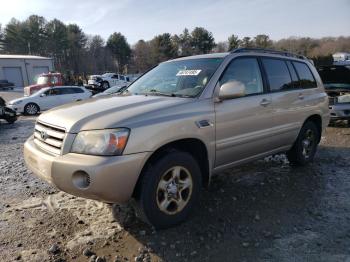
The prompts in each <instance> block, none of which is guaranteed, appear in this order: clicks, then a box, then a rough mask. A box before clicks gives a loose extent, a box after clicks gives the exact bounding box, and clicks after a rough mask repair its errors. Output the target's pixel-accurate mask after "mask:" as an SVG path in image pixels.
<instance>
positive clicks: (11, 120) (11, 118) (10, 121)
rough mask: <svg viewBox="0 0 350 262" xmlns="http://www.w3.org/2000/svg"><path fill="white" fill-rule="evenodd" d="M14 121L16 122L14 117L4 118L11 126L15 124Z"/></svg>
mask: <svg viewBox="0 0 350 262" xmlns="http://www.w3.org/2000/svg"><path fill="white" fill-rule="evenodd" d="M16 120H17V117H16V116H12V117H8V118H6V121H7V123H9V124H13V123H14V122H16Z"/></svg>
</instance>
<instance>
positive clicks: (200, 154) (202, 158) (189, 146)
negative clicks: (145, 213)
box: [132, 138, 210, 198]
mask: <svg viewBox="0 0 350 262" xmlns="http://www.w3.org/2000/svg"><path fill="white" fill-rule="evenodd" d="M173 150H177V151H181V152H187V153H189V154H191V155H192V157H193V158H194V159H196V161H197V163H198V166H199V168H200V170H201V175H202V183H203V186H204V187H205V186H207V185H208V184H209V181H210V165H209V158H208V149H207V147H206V145H205V143H204V142H203V141H202V140H200V139H198V138H183V139H178V140H175V141H171V142H168V143H166V144H164V145H162V146H160V147H159V148H158V149H157V150H155V151H154V152H153V153H152V154H151V155H150V156H149V157H148V159H147V160H146V162H145V164H144V165H143V167H142V170H141V173H140V176H139V178H138V180H137V183H136V186H135V188H134V192H133V194H132V196H133V197H136V198H137V197H138V196H139V192H140V186H141V181H142V179H143V175H144V174H145V172H144V171H145V169H146V168H148V166H149V165H152V163H153V162H154V161H156V160H157V159H158V158H160V157H161V156H162V154H164V153H165V154H166V153H167V152H171V151H173Z"/></svg>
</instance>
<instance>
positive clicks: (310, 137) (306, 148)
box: [287, 121, 321, 166]
mask: <svg viewBox="0 0 350 262" xmlns="http://www.w3.org/2000/svg"><path fill="white" fill-rule="evenodd" d="M320 135H321V134H320V131H319V130H318V128H317V126H316V125H315V123H314V122H311V121H308V122H306V123H305V124H304V125H303V127H302V128H301V130H300V133H299V136H298V138H297V140H296V141H295V143H294V145H293V147H292V148H291V149H290V150H289V151H288V152H287V157H288V160H289V162H290V164H291V165H294V166H304V165H307V164H308V163H310V162H312V161H313V159H314V156H315V154H316V150H317V146H318V142H319V138H320Z"/></svg>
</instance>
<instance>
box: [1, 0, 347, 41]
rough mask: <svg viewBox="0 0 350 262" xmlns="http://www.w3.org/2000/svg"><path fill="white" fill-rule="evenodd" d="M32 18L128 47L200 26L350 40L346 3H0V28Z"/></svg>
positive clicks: (220, 34)
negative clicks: (115, 38)
mask: <svg viewBox="0 0 350 262" xmlns="http://www.w3.org/2000/svg"><path fill="white" fill-rule="evenodd" d="M32 14H37V15H41V16H44V17H45V18H46V19H47V20H51V19H53V18H57V19H59V20H61V21H63V22H64V23H76V24H78V25H79V26H80V27H81V28H82V29H83V31H84V32H85V33H87V34H91V35H95V34H99V35H101V36H102V37H103V38H105V39H107V38H108V36H109V35H110V34H112V33H113V32H121V33H122V34H123V35H125V36H126V38H127V40H128V42H129V43H131V44H135V43H136V42H137V41H138V40H139V39H144V40H150V39H152V38H153V37H154V36H155V35H157V34H161V33H165V32H169V33H171V34H180V33H181V32H182V31H183V29H184V28H188V29H189V30H192V29H193V28H195V27H197V26H200V27H204V28H206V29H207V30H209V31H211V32H212V33H213V35H214V38H215V40H216V41H225V40H227V38H228V36H230V35H231V34H236V35H238V36H239V37H244V36H250V37H254V36H255V35H257V34H267V35H269V36H270V38H272V39H273V40H278V39H281V38H286V37H290V36H295V37H304V36H309V37H315V38H319V37H324V36H350V0H231V1H230V0H216V1H215V0H214V1H209V0H200V1H199V0H173V1H170V0H149V1H146V0H98V1H96V0H55V1H52V0H51V1H49V0H46V1H45V0H0V23H1V24H2V25H3V26H4V25H6V24H7V23H8V22H9V21H10V19H11V18H13V17H14V18H16V19H19V20H25V19H26V18H27V17H28V16H30V15H32Z"/></svg>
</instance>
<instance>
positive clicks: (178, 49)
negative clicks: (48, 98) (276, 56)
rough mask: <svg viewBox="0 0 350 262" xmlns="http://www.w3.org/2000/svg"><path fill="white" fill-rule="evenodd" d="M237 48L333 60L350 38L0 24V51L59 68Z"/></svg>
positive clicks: (90, 69)
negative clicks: (137, 36) (149, 34)
mask: <svg viewBox="0 0 350 262" xmlns="http://www.w3.org/2000/svg"><path fill="white" fill-rule="evenodd" d="M239 47H257V48H273V49H277V50H284V51H289V52H294V53H299V54H302V55H305V56H308V57H310V58H312V59H313V60H314V61H315V62H316V64H329V63H332V56H331V55H332V54H333V53H335V52H340V51H348V52H349V51H350V37H336V38H335V37H325V38H321V39H314V38H309V37H303V38H298V37H290V38H286V39H281V40H278V41H273V40H271V39H270V37H269V36H268V35H265V34H259V35H257V36H255V37H243V38H239V37H238V36H237V35H234V34H232V35H230V36H229V37H228V39H227V40H226V41H221V42H215V39H214V36H213V34H212V33H211V32H209V31H208V30H206V29H205V28H203V27H196V28H194V29H193V30H192V31H189V30H188V29H187V28H185V29H184V30H183V32H182V33H181V34H174V35H171V34H170V33H163V34H160V35H157V36H155V37H153V39H151V40H149V41H145V40H139V41H138V42H137V43H136V44H134V45H132V46H131V45H130V44H129V43H128V42H127V39H126V38H125V36H124V35H122V34H121V33H120V32H114V33H113V34H111V35H110V36H109V37H108V38H107V41H105V40H104V39H103V38H102V37H101V36H100V35H87V34H85V33H84V32H83V30H82V29H81V28H80V27H79V25H77V24H65V23H63V22H62V21H60V20H58V19H53V20H51V21H47V20H46V19H45V18H44V17H42V16H38V15H31V16H29V17H28V18H27V19H26V20H24V21H19V20H17V19H15V18H13V19H11V21H10V22H9V23H8V24H6V25H5V26H3V27H2V26H1V25H0V53H3V54H25V55H27V54H30V55H40V56H48V57H52V58H53V59H54V63H55V68H56V70H58V71H61V72H67V71H70V72H72V73H75V74H81V73H86V74H96V73H103V72H106V71H113V72H121V73H141V72H144V71H146V70H148V69H150V68H152V67H153V66H155V65H156V64H158V63H159V62H162V61H165V60H168V59H171V58H176V57H179V56H188V55H195V54H204V53H210V52H226V51H229V50H232V49H235V48H239Z"/></svg>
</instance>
